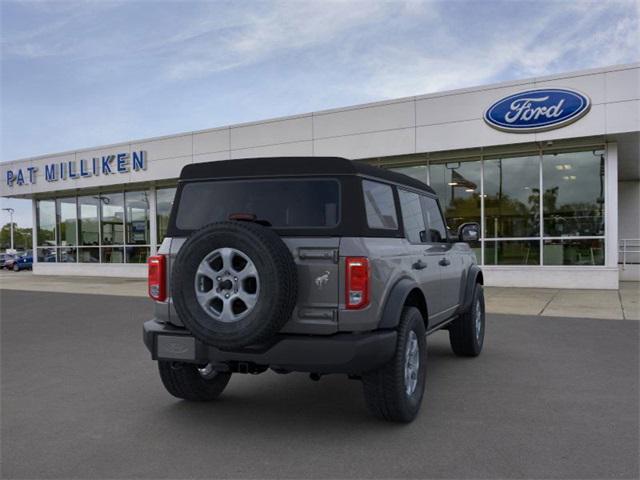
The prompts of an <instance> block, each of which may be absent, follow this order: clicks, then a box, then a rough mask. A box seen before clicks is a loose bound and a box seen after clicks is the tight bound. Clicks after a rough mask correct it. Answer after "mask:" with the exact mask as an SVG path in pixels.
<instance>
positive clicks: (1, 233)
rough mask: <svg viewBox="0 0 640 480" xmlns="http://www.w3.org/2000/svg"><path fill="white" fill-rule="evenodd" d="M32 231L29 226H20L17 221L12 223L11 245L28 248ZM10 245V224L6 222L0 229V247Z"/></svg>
mask: <svg viewBox="0 0 640 480" xmlns="http://www.w3.org/2000/svg"><path fill="white" fill-rule="evenodd" d="M31 238H32V231H31V228H20V227H18V224H17V223H15V222H14V223H13V246H14V248H15V249H17V250H30V249H31V247H32V243H31ZM10 247H11V224H10V223H6V224H5V225H4V226H3V227H2V229H0V248H1V249H2V250H6V249H7V248H10Z"/></svg>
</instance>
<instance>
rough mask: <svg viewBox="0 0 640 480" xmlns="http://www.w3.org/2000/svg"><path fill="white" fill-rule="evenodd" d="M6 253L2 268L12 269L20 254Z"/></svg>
mask: <svg viewBox="0 0 640 480" xmlns="http://www.w3.org/2000/svg"><path fill="white" fill-rule="evenodd" d="M4 255H5V256H4V258H3V260H2V268H3V269H5V270H12V269H13V263H14V262H15V261H16V258H18V255H17V254H15V253H6V254H4Z"/></svg>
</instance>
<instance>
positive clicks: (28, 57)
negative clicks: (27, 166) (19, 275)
mask: <svg viewBox="0 0 640 480" xmlns="http://www.w3.org/2000/svg"><path fill="white" fill-rule="evenodd" d="M639 10H640V1H633V0H630V1H619V2H614V1H610V2H607V1H602V0H600V1H596V2H589V1H579V0H574V1H570V0H569V1H524V0H522V1H517V0H516V1H505V2H498V1H469V2H467V1H456V0H454V1H444V2H436V1H425V2H421V1H388V2H387V1H367V2H364V1H356V0H353V1H336V2H332V1H326V0H323V1H320V0H317V1H281V2H278V1H260V0H256V1H248V0H247V1H229V2H225V1H198V2H196V1H191V2H188V1H187V2H184V1H183V2H171V1H149V0H137V1H122V2H119V1H108V0H107V1H100V2H98V1H82V2H65V1H11V0H3V1H2V2H1V3H0V13H1V17H2V18H1V21H2V25H1V26H2V29H1V30H2V33H1V35H2V37H1V44H2V60H1V67H2V69H1V73H0V75H1V100H2V107H1V112H2V113H1V115H2V117H1V119H2V125H1V130H0V131H1V136H2V137H1V141H2V142H1V148H0V161H8V160H14V159H18V158H24V157H29V156H33V155H40V154H45V153H54V152H58V151H64V150H70V149H76V148H81V147H90V146H95V145H100V144H108V143H115V142H118V141H123V140H129V139H135V138H143V137H149V136H157V135H163V134H170V133H178V132H182V131H189V130H198V129H204V128H210V127H216V126H222V125H227V124H231V123H237V122H243V121H252V120H259V119H263V118H269V117H276V116H281V115H289V114H295V113H303V112H309V111H313V110H319V109H325V108H332V107H339V106H346V105H350V104H355V103H361V102H368V101H374V100H382V99H386V98H395V97H402V96H407V95H414V94H423V93H428V92H434V91H438V90H447V89H452V88H459V87H467V86H473V85H479V84H485V83H490V82H496V81H503V80H511V79H517V78H526V77H531V76H536V75H546V74H552V73H558V72H564V71H570V70H577V69H583V68H590V67H598V66H605V65H611V64H617V63H628V62H633V61H638V60H640V52H639V47H638V46H639V45H640V38H639V26H638V25H639ZM3 203H4V204H5V205H3V206H6V204H8V203H9V202H8V201H7V200H3ZM11 204H12V205H14V206H15V205H16V202H12V203H11ZM19 210H20V222H21V223H25V224H28V223H30V214H27V213H25V212H28V210H27V209H24V207H22V206H20V208H19ZM2 213H3V216H2V217H0V223H5V222H6V221H7V219H5V218H4V213H5V212H2Z"/></svg>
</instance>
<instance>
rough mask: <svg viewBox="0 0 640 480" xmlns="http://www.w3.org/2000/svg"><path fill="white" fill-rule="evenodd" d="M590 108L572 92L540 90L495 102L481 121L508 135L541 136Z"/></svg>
mask: <svg viewBox="0 0 640 480" xmlns="http://www.w3.org/2000/svg"><path fill="white" fill-rule="evenodd" d="M590 107H591V101H590V100H589V97H587V96H586V95H584V94H582V93H580V92H577V91H575V90H567V89H563V88H541V89H536V90H527V91H526V92H520V93H516V94H514V95H510V96H508V97H505V98H503V99H501V100H498V101H497V102H496V103H494V104H493V105H491V106H490V107H489V108H488V109H487V111H486V112H485V113H484V120H485V122H487V123H488V124H489V125H490V126H492V127H493V128H497V129H498V130H504V131H507V132H516V133H517V132H522V133H531V132H540V131H543V130H551V129H553V128H559V127H563V126H564V125H567V124H569V123H571V122H575V121H576V120H578V119H579V118H580V117H582V116H583V115H585V114H586V113H587V112H588V111H589V108H590Z"/></svg>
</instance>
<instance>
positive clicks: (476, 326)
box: [449, 283, 486, 357]
mask: <svg viewBox="0 0 640 480" xmlns="http://www.w3.org/2000/svg"><path fill="white" fill-rule="evenodd" d="M485 324H486V319H485V308H484V290H483V288H482V285H480V284H479V283H476V286H475V288H474V289H473V298H472V300H471V307H470V308H469V310H468V311H467V312H465V313H463V314H462V315H461V316H460V317H458V318H457V319H456V320H454V321H453V323H452V324H451V326H450V327H449V342H450V343H451V349H452V350H453V353H455V354H456V355H458V356H459V357H477V356H478V355H480V352H482V346H483V345H484V331H485Z"/></svg>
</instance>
